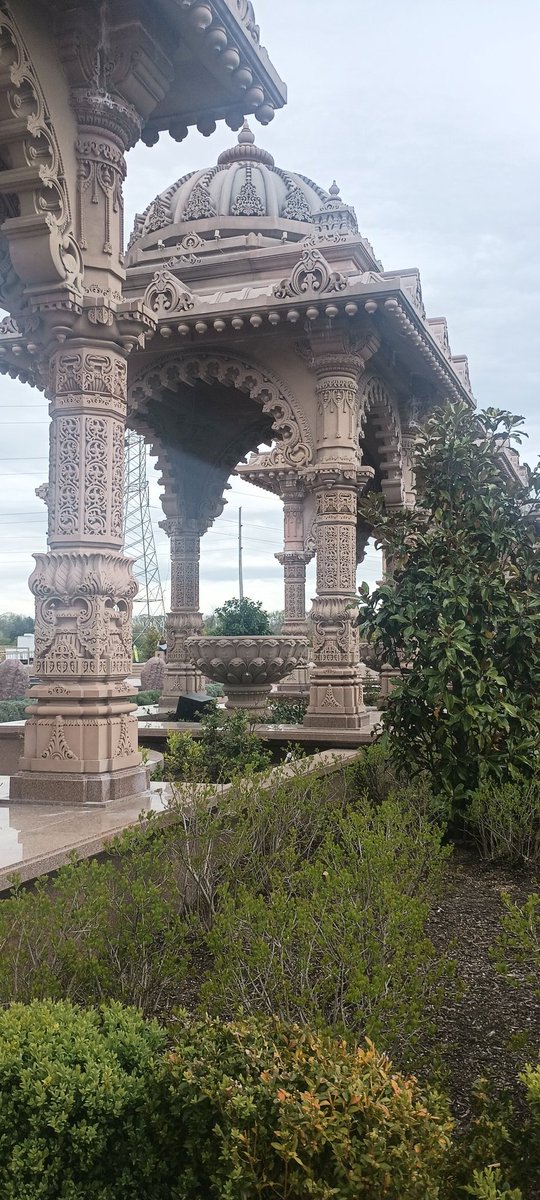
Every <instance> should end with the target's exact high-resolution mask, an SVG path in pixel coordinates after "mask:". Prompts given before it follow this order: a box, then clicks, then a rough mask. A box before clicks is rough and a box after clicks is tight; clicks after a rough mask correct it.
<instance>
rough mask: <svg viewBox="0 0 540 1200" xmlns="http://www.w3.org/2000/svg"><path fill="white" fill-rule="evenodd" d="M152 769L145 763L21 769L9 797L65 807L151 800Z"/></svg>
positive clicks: (11, 781) (23, 801)
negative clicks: (84, 769) (86, 769)
mask: <svg viewBox="0 0 540 1200" xmlns="http://www.w3.org/2000/svg"><path fill="white" fill-rule="evenodd" d="M149 796H150V793H149V791H148V773H147V770H146V767H145V766H144V765H143V764H141V765H140V766H137V767H128V768H127V769H126V770H124V771H107V772H104V773H102V774H99V775H98V774H96V775H73V774H71V775H70V774H62V775H54V774H53V773H52V772H48V771H41V772H38V771H19V772H18V774H17V775H12V777H11V780H10V788H9V798H10V800H15V801H16V802H17V804H49V805H52V804H61V805H63V806H64V807H79V806H83V805H99V806H101V807H103V806H104V805H107V804H114V803H115V802H118V801H121V800H134V799H138V798H140V801H141V809H143V808H144V806H145V802H146V801H148V800H149Z"/></svg>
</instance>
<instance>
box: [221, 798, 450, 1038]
mask: <svg viewBox="0 0 540 1200" xmlns="http://www.w3.org/2000/svg"><path fill="white" fill-rule="evenodd" d="M273 800H274V803H275V797H273ZM299 843H300V844H299ZM300 846H301V840H300V838H298V837H295V833H294V831H292V833H291V835H290V837H289V844H288V845H287V846H285V847H283V849H282V850H281V851H280V854H279V855H276V854H275V853H274V854H273V855H272V856H271V857H270V858H269V856H268V855H266V856H265V860H266V862H265V877H261V874H260V873H259V874H258V876H256V877H255V878H253V874H252V869H251V871H250V870H249V869H248V870H246V869H245V867H244V869H242V870H241V871H239V870H238V869H236V870H235V872H234V874H233V873H232V872H229V873H226V875H225V880H224V885H223V886H222V888H221V890H220V892H219V902H218V905H217V908H216V912H215V917H214V921H213V925H212V928H211V931H210V933H209V935H208V945H209V948H210V950H211V951H212V954H213V959H214V962H213V969H212V971H211V972H210V973H209V975H208V977H207V979H206V982H205V983H204V985H203V988H202V993H201V994H202V998H203V1002H204V1004H205V1005H206V1006H207V1007H208V1010H209V1011H210V1012H213V1013H215V1014H218V1015H220V1016H222V1017H229V1016H231V1015H233V1014H234V1013H236V1012H238V1010H239V1009H242V1010H243V1011H244V1012H247V1013H264V1014H267V1015H270V1014H277V1015H279V1016H280V1017H282V1018H283V1019H284V1020H288V1021H289V1020H292V1021H299V1022H301V1023H302V1024H308V1025H311V1026H313V1027H321V1026H323V1027H332V1028H334V1029H337V1030H340V1031H342V1032H345V1031H347V1032H349V1033H351V1034H353V1035H355V1036H364V1035H367V1036H368V1037H371V1038H373V1039H374V1040H377V1039H379V1040H380V1041H381V1043H382V1045H384V1046H385V1047H390V1046H392V1047H398V1048H399V1053H400V1055H401V1056H403V1055H404V1054H405V1053H406V1052H408V1050H409V1048H410V1047H411V1046H413V1045H417V1044H418V1042H419V1040H421V1036H422V1035H423V1034H425V1032H426V1027H427V1025H428V1019H427V1017H426V1006H427V1002H428V999H429V1001H430V1003H431V1004H435V1003H436V1000H437V995H438V994H440V992H441V987H442V983H443V978H444V976H445V964H444V963H443V962H442V961H440V960H438V959H437V956H436V953H435V950H434V947H433V945H432V944H431V942H430V941H429V940H428V938H427V937H426V934H425V923H426V920H427V916H428V912H429V908H430V904H431V903H432V902H433V901H434V899H435V897H436V895H437V892H438V889H439V887H440V884H441V878H442V872H443V866H444V861H445V857H446V851H444V850H443V849H442V847H441V831H440V830H439V829H437V828H435V827H433V826H432V825H430V824H429V822H428V821H427V820H425V819H424V818H423V817H422V816H421V815H420V814H419V813H418V812H416V811H415V810H413V809H411V808H409V809H406V808H405V807H404V806H403V804H401V805H398V804H397V803H395V802H393V801H391V800H386V801H383V803H382V804H381V805H380V807H379V809H377V810H373V808H371V806H370V805H369V804H368V802H367V801H365V800H364V801H363V800H362V799H360V800H359V801H358V802H357V805H356V807H355V808H354V809H350V808H347V809H346V810H345V811H343V812H336V811H334V812H333V813H332V815H331V821H329V822H328V824H327V827H326V829H325V830H324V832H322V836H321V832H319V837H318V838H316V839H315V844H314V845H312V846H311V851H310V853H308V854H306V852H305V847H304V846H302V847H301V851H300Z"/></svg>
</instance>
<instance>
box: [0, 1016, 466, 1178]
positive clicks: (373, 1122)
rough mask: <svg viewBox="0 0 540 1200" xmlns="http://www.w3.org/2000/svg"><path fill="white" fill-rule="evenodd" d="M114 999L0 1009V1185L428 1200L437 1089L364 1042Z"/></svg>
mask: <svg viewBox="0 0 540 1200" xmlns="http://www.w3.org/2000/svg"><path fill="white" fill-rule="evenodd" d="M165 1039H166V1035H165V1033H164V1031H163V1030H161V1029H160V1028H159V1026H158V1025H156V1024H155V1023H154V1022H151V1023H150V1022H145V1021H144V1020H143V1019H142V1018H141V1017H140V1016H139V1015H138V1014H136V1013H135V1012H133V1011H132V1010H129V1009H122V1008H121V1007H120V1005H117V1004H113V1005H110V1006H107V1007H104V1008H102V1009H101V1010H99V1011H97V1010H90V1011H83V1010H81V1009H78V1008H76V1007H74V1006H72V1005H71V1004H69V1003H66V1002H62V1003H53V1002H34V1003H33V1004H31V1005H29V1006H28V1007H25V1006H24V1005H19V1004H17V1005H13V1006H12V1007H11V1008H9V1009H7V1010H4V1011H3V1012H0V1195H1V1196H2V1200H201V1197H204V1200H225V1197H226V1198H227V1200H251V1197H257V1196H260V1197H263V1196H268V1197H270V1196H272V1197H273V1198H274V1200H304V1198H305V1197H308V1196H309V1197H313V1198H316V1200H327V1198H329V1197H336V1198H337V1200H353V1198H354V1200H360V1198H361V1197H364V1198H366V1200H380V1198H381V1197H383V1196H384V1198H385V1200H403V1198H404V1197H407V1200H436V1197H438V1196H439V1191H438V1181H439V1180H440V1177H441V1172H442V1170H443V1168H444V1163H445V1159H446V1155H447V1151H448V1148H449V1146H450V1135H451V1128H452V1125H451V1121H450V1119H449V1116H448V1112H447V1109H446V1104H445V1102H444V1101H443V1100H442V1099H441V1098H440V1097H439V1096H438V1095H437V1094H436V1093H434V1092H432V1091H429V1090H422V1089H420V1088H419V1086H418V1084H417V1082H416V1080H415V1079H407V1078H404V1077H403V1076H401V1075H397V1074H395V1073H394V1072H393V1070H392V1067H391V1064H390V1063H389V1061H388V1060H387V1059H386V1058H384V1057H383V1056H382V1055H379V1054H377V1052H376V1051H375V1050H374V1049H373V1047H371V1046H368V1047H367V1048H366V1049H359V1050H349V1049H347V1047H346V1046H345V1044H344V1043H340V1042H338V1041H336V1040H334V1039H332V1038H330V1037H323V1036H319V1035H315V1034H313V1033H310V1032H308V1031H307V1030H305V1029H299V1028H297V1027H294V1026H288V1027H287V1026H285V1025H282V1024H281V1023H279V1022H277V1021H271V1022H260V1021H253V1020H245V1021H237V1022H235V1023H234V1024H231V1025H222V1024H221V1023H219V1022H217V1021H212V1020H204V1021H190V1020H189V1018H188V1017H187V1015H185V1016H184V1015H182V1016H181V1017H180V1018H179V1019H178V1020H177V1024H176V1028H175V1030H174V1045H173V1046H172V1048H169V1049H168V1050H167V1047H166V1044H165Z"/></svg>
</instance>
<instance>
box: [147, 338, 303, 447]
mask: <svg viewBox="0 0 540 1200" xmlns="http://www.w3.org/2000/svg"><path fill="white" fill-rule="evenodd" d="M198 379H200V380H202V381H203V382H204V383H213V382H214V381H217V382H219V383H221V384H223V385H225V386H226V387H233V388H237V389H238V390H239V391H241V392H246V393H247V394H248V395H249V396H250V397H251V399H252V400H254V401H255V402H256V403H257V404H259V405H260V407H261V408H262V411H263V412H264V413H268V414H269V415H270V416H271V417H272V428H273V430H274V432H275V434H276V446H275V447H274V449H273V450H270V451H268V453H267V454H261V455H259V456H257V457H258V458H259V459H261V460H263V461H264V463H265V464H268V466H277V465H283V466H286V467H289V468H296V469H298V468H300V467H305V466H307V464H308V463H309V462H310V461H311V459H312V457H313V438H312V435H311V430H310V427H309V423H308V421H307V418H306V416H305V414H304V413H303V412H302V410H301V409H300V408H299V406H298V405H297V403H296V401H295V399H294V397H293V396H292V393H291V392H290V391H289V389H288V388H287V386H286V385H285V384H284V383H283V382H282V381H281V380H278V379H277V377H276V376H275V375H274V374H273V373H270V372H269V371H268V370H267V369H266V368H265V367H262V366H260V365H258V364H256V363H254V362H253V361H248V360H246V359H244V358H240V357H238V356H237V355H233V354H227V353H219V352H218V353H214V354H212V353H208V354H201V353H200V352H199V353H197V352H191V351H188V352H186V353H182V352H180V351H179V352H178V354H177V355H175V356H173V355H171V354H169V355H168V356H167V357H164V358H162V359H160V360H159V361H158V362H156V363H153V364H152V365H151V366H149V367H147V368H146V369H145V370H143V371H141V373H140V374H139V375H138V376H137V377H136V378H135V379H133V380H132V381H131V383H130V385H129V388H128V424H131V422H132V421H133V423H134V426H135V427H136V424H137V421H138V420H139V418H140V417H141V416H143V415H144V413H145V411H146V409H147V404H148V401H149V400H150V399H151V398H152V397H154V396H155V395H156V392H157V391H159V389H160V388H162V387H166V388H174V387H175V386H177V385H178V384H179V383H188V384H194V383H195V381H196V380H198Z"/></svg>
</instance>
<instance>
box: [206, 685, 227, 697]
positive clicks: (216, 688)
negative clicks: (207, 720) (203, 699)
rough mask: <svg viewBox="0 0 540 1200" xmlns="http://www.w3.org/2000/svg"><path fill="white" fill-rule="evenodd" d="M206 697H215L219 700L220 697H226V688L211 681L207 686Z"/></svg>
mask: <svg viewBox="0 0 540 1200" xmlns="http://www.w3.org/2000/svg"><path fill="white" fill-rule="evenodd" d="M206 695H207V696H213V697H214V699H216V700H217V698H218V696H224V695H225V688H224V686H223V684H222V683H215V682H214V681H213V680H210V681H209V682H208V683H207V684H206Z"/></svg>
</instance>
